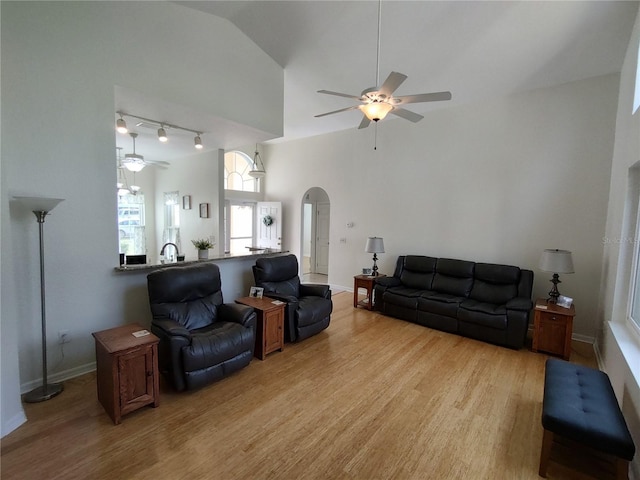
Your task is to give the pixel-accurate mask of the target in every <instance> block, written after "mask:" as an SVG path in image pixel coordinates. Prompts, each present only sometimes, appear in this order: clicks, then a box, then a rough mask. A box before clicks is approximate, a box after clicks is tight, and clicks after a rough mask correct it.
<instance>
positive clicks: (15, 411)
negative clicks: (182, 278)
mask: <svg viewBox="0 0 640 480" xmlns="http://www.w3.org/2000/svg"><path fill="white" fill-rule="evenodd" d="M0 8H1V21H2V25H1V35H2V37H1V47H2V52H1V54H2V72H1V73H2V82H1V88H2V125H1V127H2V131H1V134H2V146H1V148H2V151H1V157H2V182H3V189H2V198H3V202H2V219H1V226H2V251H3V262H2V266H1V275H2V283H1V286H2V298H3V299H6V298H10V299H11V302H10V303H9V302H7V303H8V304H7V303H5V302H4V301H3V303H2V345H3V348H2V381H1V382H0V383H1V384H2V389H3V391H2V401H3V404H2V412H1V415H2V426H3V431H2V433H3V434H5V433H7V431H8V430H9V429H10V428H12V426H10V427H8V428H7V430H5V426H6V425H8V424H9V423H11V419H13V418H17V416H19V415H20V408H19V402H18V401H17V400H19V398H18V396H19V393H20V392H19V391H18V390H16V382H15V379H16V376H17V372H16V368H18V363H19V372H20V374H19V375H20V377H19V378H20V383H21V384H22V385H23V387H24V386H29V385H31V384H33V382H37V380H38V379H39V378H40V376H41V371H40V353H39V352H40V350H39V348H40V334H39V332H40V329H39V321H40V320H39V319H40V313H39V280H38V261H37V258H38V256H37V230H36V223H35V221H34V219H33V218H27V217H23V216H22V215H21V214H20V213H19V212H17V211H15V209H12V208H9V207H8V206H7V202H6V200H7V199H8V198H10V196H11V195H16V194H26V195H43V196H51V197H61V198H66V201H65V202H63V203H62V204H61V205H59V206H58V207H57V208H56V210H55V214H53V215H51V217H50V218H48V219H47V225H46V232H45V233H46V237H47V240H48V243H47V246H48V248H47V264H46V271H47V280H48V285H47V315H48V316H47V319H48V326H49V332H50V334H49V339H50V342H49V344H50V349H49V350H50V352H51V356H50V359H49V365H51V366H52V367H53V366H55V367H56V368H58V369H60V371H73V369H77V368H82V366H83V365H87V364H90V363H91V362H92V361H93V360H94V357H95V353H94V346H93V340H92V337H91V332H94V331H97V330H100V329H104V328H109V327H113V326H116V325H119V324H122V323H126V322H133V321H136V320H139V321H142V322H143V323H144V322H146V321H148V306H146V305H145V303H146V298H147V296H146V291H145V289H144V288H142V287H141V286H140V284H139V282H129V281H127V278H128V277H125V276H122V275H117V274H115V273H114V271H113V267H115V266H116V265H117V264H118V260H117V259H118V244H117V241H118V239H117V229H116V228H114V226H115V225H116V196H115V194H114V185H115V182H116V169H115V168H114V166H115V161H114V160H115V159H114V156H115V137H114V136H115V132H114V125H113V122H114V86H115V85H119V86H122V87H124V88H129V89H131V90H135V91H139V92H144V93H145V94H147V95H148V96H150V97H154V98H161V99H163V100H166V101H167V102H171V103H175V104H178V105H184V106H185V107H188V108H191V109H194V110H199V111H203V112H205V113H209V114H211V115H215V116H218V117H222V118H226V119H229V120H232V121H235V122H237V123H239V124H243V125H247V126H250V127H251V128H255V129H256V130H257V131H260V132H263V133H262V134H263V135H266V136H271V137H273V136H279V135H281V134H282V117H283V78H284V76H283V71H282V69H281V68H280V67H279V66H278V65H277V64H276V63H275V62H274V61H273V60H272V59H270V58H269V57H268V56H267V55H266V54H265V53H264V52H263V51H262V50H260V49H259V48H258V47H257V46H256V45H255V44H253V43H252V42H251V41H250V40H249V39H248V38H247V37H245V36H244V35H243V34H241V33H240V32H239V30H237V29H236V28H235V27H234V26H232V25H231V24H230V23H229V22H227V21H226V20H222V19H219V18H217V17H213V16H210V15H206V14H203V13H201V12H197V11H195V10H192V9H187V8H184V7H180V6H178V5H176V4H173V3H171V2H1V3H0ZM159 45H161V46H162V48H158V46H159ZM221 45H233V48H220V46H221ZM229 72H232V73H233V74H229ZM219 92H224V95H220V94H219ZM5 187H6V188H5ZM196 201H197V200H196ZM31 217H33V215H31ZM6 258H11V259H12V262H13V265H14V268H11V262H6V261H5V259H6ZM61 329H68V330H69V332H70V336H71V343H69V344H68V345H66V347H65V360H64V362H62V363H60V360H61V356H60V352H59V349H58V348H57V344H56V337H57V332H58V330H61ZM5 345H15V348H6V349H5ZM16 355H18V356H19V361H18V359H17V358H16ZM52 373H55V372H52ZM14 426H15V425H14Z"/></svg>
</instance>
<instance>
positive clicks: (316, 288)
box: [300, 283, 331, 299]
mask: <svg viewBox="0 0 640 480" xmlns="http://www.w3.org/2000/svg"><path fill="white" fill-rule="evenodd" d="M300 296H301V297H322V298H326V299H330V298H331V290H330V288H329V285H316V284H309V283H303V284H300Z"/></svg>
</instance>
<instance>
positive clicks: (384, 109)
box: [360, 102, 393, 122]
mask: <svg viewBox="0 0 640 480" xmlns="http://www.w3.org/2000/svg"><path fill="white" fill-rule="evenodd" d="M360 110H362V113H364V114H365V115H366V117H367V118H368V119H369V120H373V121H374V122H377V121H379V120H382V119H383V118H384V117H386V116H387V113H389V112H390V111H391V110H393V106H392V105H390V104H388V103H386V102H371V103H367V104H365V105H362V106H360Z"/></svg>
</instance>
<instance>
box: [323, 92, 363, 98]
mask: <svg viewBox="0 0 640 480" xmlns="http://www.w3.org/2000/svg"><path fill="white" fill-rule="evenodd" d="M318 93H324V94H325V95H336V96H337V97H346V98H354V99H356V100H361V98H360V97H356V96H355V95H349V94H348V93H340V92H332V91H331V90H318Z"/></svg>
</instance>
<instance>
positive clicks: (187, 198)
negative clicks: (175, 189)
mask: <svg viewBox="0 0 640 480" xmlns="http://www.w3.org/2000/svg"><path fill="white" fill-rule="evenodd" d="M182 209H183V210H191V195H184V196H183V197H182Z"/></svg>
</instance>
